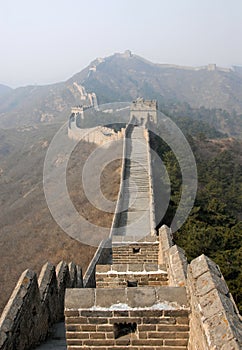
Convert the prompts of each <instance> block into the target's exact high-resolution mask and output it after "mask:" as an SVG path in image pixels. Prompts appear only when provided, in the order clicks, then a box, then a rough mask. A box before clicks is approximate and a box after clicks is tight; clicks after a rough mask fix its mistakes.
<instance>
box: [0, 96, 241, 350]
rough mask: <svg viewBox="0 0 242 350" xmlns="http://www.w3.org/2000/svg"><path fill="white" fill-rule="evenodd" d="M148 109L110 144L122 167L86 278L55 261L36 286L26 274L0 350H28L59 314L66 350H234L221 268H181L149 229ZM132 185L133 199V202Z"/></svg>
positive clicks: (164, 231) (167, 234)
mask: <svg viewBox="0 0 242 350" xmlns="http://www.w3.org/2000/svg"><path fill="white" fill-rule="evenodd" d="M156 108H157V105H156V102H155V101H144V100H142V99H139V100H137V101H136V102H134V103H133V104H132V105H131V116H130V117H131V118H130V123H129V125H128V126H127V127H126V129H125V130H123V131H122V133H120V135H119V136H118V137H119V138H120V137H121V138H123V164H122V170H121V184H120V191H119V195H118V201H117V205H116V211H115V214H114V218H113V224H112V227H111V230H110V236H109V237H108V238H107V239H106V240H104V241H102V242H101V243H100V245H99V247H98V249H97V251H96V253H95V255H94V257H93V259H92V261H91V263H90V265H89V267H88V269H87V271H86V273H85V276H84V278H83V279H82V274H81V269H80V268H79V267H76V266H75V265H74V264H70V265H69V267H68V266H67V265H66V264H65V263H63V262H61V263H60V264H59V265H58V266H57V269H56V271H55V269H54V267H53V266H52V265H50V264H46V265H45V266H44V267H43V269H42V272H41V274H40V276H39V279H38V281H37V277H36V274H34V273H33V272H31V271H28V270H27V271H25V272H24V273H23V274H22V276H21V277H20V279H19V282H18V284H17V286H16V288H15V290H14V292H13V294H12V296H11V298H10V300H9V302H8V304H7V306H6V308H5V309H4V311H3V314H2V316H1V319H0V349H1V350H15V349H16V350H24V349H26V350H28V349H33V348H34V345H35V344H38V343H40V342H41V341H42V340H44V339H45V338H46V336H47V335H48V333H49V330H50V328H51V327H52V326H53V324H54V323H55V322H58V321H59V320H61V319H63V314H64V315H65V329H66V344H67V349H68V350H78V349H92V350H94V349H119V350H124V349H127V348H128V349H132V350H141V349H146V350H151V349H156V350H158V349H163V350H182V349H184V350H185V349H188V350H239V349H241V348H242V320H241V316H240V315H239V312H238V310H237V307H236V305H235V302H234V300H233V297H232V295H231V294H230V292H229V290H228V287H227V284H226V282H225V280H224V278H223V276H222V274H221V271H220V269H219V267H218V266H217V265H216V264H215V263H214V262H213V261H212V260H210V259H209V258H208V257H206V256H205V255H201V256H199V257H197V258H196V259H194V260H192V261H191V263H190V264H188V263H187V260H186V256H185V252H184V251H183V250H182V249H181V248H180V247H178V246H177V245H175V244H174V242H173V238H172V232H171V230H170V229H169V228H168V227H167V226H162V227H161V228H160V229H159V230H158V231H157V230H156V229H155V223H154V193H153V184H152V181H153V179H152V166H151V160H150V146H149V135H148V130H147V128H146V125H147V122H156ZM79 112H80V111H78V110H77V111H76V113H79ZM73 113H74V111H72V119H71V123H72V125H71V127H70V125H69V129H70V130H71V129H72V126H73V125H74V124H75V123H76V122H75V113H74V118H73ZM73 123H74V124H73ZM100 132H101V133H102V131H100V130H98V129H95V130H93V131H92V133H93V135H94V136H92V137H91V138H89V139H88V140H87V139H86V141H89V142H95V143H97V144H102V143H103V142H105V140H108V139H109V137H110V138H112V137H113V133H112V132H110V133H108V130H106V134H105V137H102V136H101V137H100ZM80 134H81V137H80V138H82V137H83V131H82V130H80ZM75 135H76V137H78V130H76V132H75ZM69 136H70V137H72V136H73V135H72V136H71V135H70V134H69ZM114 136H115V137H117V135H114ZM114 139H115V138H114ZM133 183H136V187H135V191H136V193H137V195H136V197H135V198H134V199H132V200H131V197H132V191H133ZM64 294H65V301H64Z"/></svg>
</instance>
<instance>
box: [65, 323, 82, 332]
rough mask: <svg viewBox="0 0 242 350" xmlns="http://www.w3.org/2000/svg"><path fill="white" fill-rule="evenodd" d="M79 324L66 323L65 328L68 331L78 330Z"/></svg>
mask: <svg viewBox="0 0 242 350" xmlns="http://www.w3.org/2000/svg"><path fill="white" fill-rule="evenodd" d="M80 329H81V328H80V326H79V325H72V324H71V325H70V324H67V325H66V330H67V331H68V332H78V331H80Z"/></svg>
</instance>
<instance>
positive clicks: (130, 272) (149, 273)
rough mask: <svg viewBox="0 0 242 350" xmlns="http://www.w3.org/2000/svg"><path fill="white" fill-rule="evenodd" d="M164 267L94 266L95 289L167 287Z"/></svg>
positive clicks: (132, 265)
mask: <svg viewBox="0 0 242 350" xmlns="http://www.w3.org/2000/svg"><path fill="white" fill-rule="evenodd" d="M167 284H168V278H167V272H166V271H165V270H164V266H160V265H156V264H115V265H97V266H96V287H97V288H119V287H127V286H134V287H135V286H137V287H138V286H140V287H142V286H157V285H167Z"/></svg>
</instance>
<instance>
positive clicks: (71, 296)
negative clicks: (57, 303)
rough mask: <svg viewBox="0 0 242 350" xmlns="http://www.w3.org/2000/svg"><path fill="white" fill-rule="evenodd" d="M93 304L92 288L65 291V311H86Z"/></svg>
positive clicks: (93, 292)
mask: <svg viewBox="0 0 242 350" xmlns="http://www.w3.org/2000/svg"><path fill="white" fill-rule="evenodd" d="M94 304H95V290H94V289H93V288H76V289H67V290H66V296H65V309H66V310H68V309H88V308H90V307H92V306H94Z"/></svg>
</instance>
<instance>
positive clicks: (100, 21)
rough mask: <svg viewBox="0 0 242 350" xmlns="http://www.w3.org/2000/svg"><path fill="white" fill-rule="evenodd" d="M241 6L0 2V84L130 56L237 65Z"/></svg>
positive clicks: (45, 79) (183, 1) (139, 0)
mask: <svg viewBox="0 0 242 350" xmlns="http://www.w3.org/2000/svg"><path fill="white" fill-rule="evenodd" d="M241 37H242V0H90V1H88V0H86V1H83V0H0V45H1V46H0V47H1V55H0V83H2V84H7V85H10V86H12V87H16V86H20V85H28V84H47V83H53V82H57V81H61V80H66V79H67V78H69V77H70V76H71V75H73V74H74V73H77V72H79V71H80V70H82V69H83V68H84V67H85V66H86V65H88V64H89V63H90V61H92V60H94V59H95V58H96V57H105V56H109V55H111V54H112V53H114V52H122V51H124V50H126V49H130V50H131V51H132V52H134V53H136V54H138V55H140V56H143V57H145V58H147V59H149V60H151V61H153V62H159V63H175V64H181V65H205V64H208V63H217V64H218V65H220V66H231V65H242V44H241V40H242V39H241Z"/></svg>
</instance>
